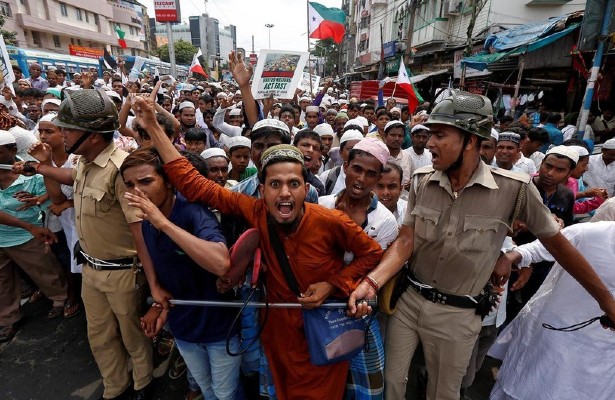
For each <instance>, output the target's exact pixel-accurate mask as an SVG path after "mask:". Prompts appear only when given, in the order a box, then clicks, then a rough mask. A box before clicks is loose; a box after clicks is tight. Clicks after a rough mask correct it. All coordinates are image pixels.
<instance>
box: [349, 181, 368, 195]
mask: <svg viewBox="0 0 615 400" xmlns="http://www.w3.org/2000/svg"><path fill="white" fill-rule="evenodd" d="M364 189H365V188H364V187H363V185H359V184H357V183H355V184H354V185H352V187H351V190H352V193H354V194H361V193H363V190H364Z"/></svg>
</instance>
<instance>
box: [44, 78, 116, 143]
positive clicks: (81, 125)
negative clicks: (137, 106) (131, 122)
mask: <svg viewBox="0 0 615 400" xmlns="http://www.w3.org/2000/svg"><path fill="white" fill-rule="evenodd" d="M64 95H65V97H64V100H62V104H60V109H59V110H58V115H57V117H55V118H54V119H53V120H52V122H53V123H54V124H55V125H56V126H58V127H60V128H67V129H78V130H82V131H88V132H99V133H105V132H113V131H115V130H117V129H119V127H120V123H119V117H118V113H117V109H116V108H115V105H114V104H113V102H112V101H111V99H110V98H109V96H107V95H106V94H105V93H104V92H103V91H101V90H97V89H81V90H65V91H64Z"/></svg>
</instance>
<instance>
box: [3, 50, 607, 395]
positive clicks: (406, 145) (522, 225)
mask: <svg viewBox="0 0 615 400" xmlns="http://www.w3.org/2000/svg"><path fill="white" fill-rule="evenodd" d="M229 68H230V70H231V73H232V76H233V80H232V81H228V82H208V81H195V80H193V79H189V80H188V82H181V83H179V82H176V81H175V80H174V79H166V77H155V76H151V75H149V74H144V75H142V76H140V77H139V78H137V79H136V80H135V79H132V80H129V79H128V78H127V77H126V76H125V75H124V74H123V73H122V72H121V71H105V72H104V73H103V76H101V77H99V76H98V73H97V72H96V70H91V71H87V72H83V73H81V74H74V75H72V76H67V74H66V72H64V71H62V70H58V69H48V70H46V71H45V70H43V68H42V67H41V66H40V65H38V64H31V65H30V70H29V72H30V77H29V78H23V76H22V75H21V71H20V70H19V68H17V67H15V74H16V77H17V80H16V81H15V84H14V85H13V88H9V87H5V88H4V89H3V90H2V98H0V233H1V234H0V244H1V245H0V342H10V341H11V340H12V338H13V337H14V336H15V335H17V334H18V333H19V328H20V326H21V323H22V321H21V311H20V304H21V301H22V299H23V300H26V301H29V302H36V301H40V300H41V299H42V298H47V299H49V300H51V302H52V305H51V308H50V310H49V312H48V314H47V318H49V319H53V318H71V317H73V316H75V315H78V314H79V313H81V312H84V313H85V316H86V320H87V336H88V340H89V344H90V348H91V351H92V354H93V356H94V359H95V360H96V363H97V365H98V368H99V370H100V374H101V377H102V383H103V386H104V392H103V396H102V398H103V399H128V398H134V399H151V398H153V395H154V392H155V380H154V378H153V358H154V357H153V354H154V353H155V352H157V353H159V354H160V355H168V354H169V352H170V351H171V349H172V348H177V349H178V351H179V353H180V355H181V356H180V357H178V358H177V359H176V360H175V361H174V363H173V365H172V366H171V368H170V369H169V374H170V375H172V376H173V377H175V378H177V377H179V376H183V374H184V373H185V372H186V374H185V376H186V379H187V380H188V386H189V392H188V393H187V394H186V399H189V400H193V399H198V398H204V399H219V400H223V399H259V398H263V397H266V398H270V399H280V400H283V399H383V398H386V399H393V400H398V399H400V400H401V399H403V398H405V393H406V390H407V388H406V385H407V382H408V371H409V368H410V364H411V360H412V359H413V357H414V358H415V360H418V362H419V364H422V365H423V367H422V368H419V374H421V375H422V376H423V378H425V379H426V382H427V383H426V387H425V392H426V397H427V398H428V399H432V400H435V399H438V400H445V399H458V398H463V397H464V396H465V392H466V390H467V388H468V387H470V386H471V385H472V383H473V381H474V377H475V375H476V372H477V371H478V370H479V369H480V367H481V365H482V363H483V360H484V359H485V357H486V356H487V354H488V353H489V351H490V349H491V352H492V353H491V354H492V355H493V356H494V357H497V358H499V359H502V360H503V364H502V368H501V370H500V374H499V375H498V377H497V382H496V386H495V387H494V389H493V392H492V395H491V397H492V398H494V399H528V398H549V399H555V398H558V399H564V398H571V399H572V398H575V399H580V398H588V399H589V398H591V399H609V398H611V396H612V393H614V392H615V383H614V381H613V380H608V376H609V374H610V372H609V371H610V370H609V368H612V367H615V364H614V363H613V361H610V360H612V359H613V357H609V355H612V353H613V352H614V351H615V350H613V349H614V348H615V346H613V344H615V336H613V333H612V332H610V331H608V330H603V329H601V328H600V327H599V326H598V325H597V324H595V326H591V327H588V328H585V329H583V330H579V331H575V332H574V333H560V332H555V333H554V332H553V331H550V330H547V329H544V328H543V327H542V325H541V324H542V323H543V322H546V323H548V324H550V325H553V326H566V325H573V324H575V323H577V322H580V320H583V319H589V318H591V317H595V316H599V315H602V314H606V315H607V316H608V317H610V318H611V319H615V301H614V300H613V297H612V293H613V291H614V290H615V275H614V274H613V269H612V266H611V267H610V268H609V262H610V261H611V260H612V259H613V258H612V255H613V253H614V251H615V250H614V249H615V248H614V247H613V246H614V245H613V243H615V241H613V240H610V239H608V238H611V237H612V236H613V235H615V222H599V223H588V221H590V220H592V218H593V219H594V220H600V221H615V211H614V210H615V202H614V201H613V200H612V196H613V195H615V115H614V108H613V106H612V105H609V104H604V103H603V104H601V110H600V112H599V113H596V116H594V115H592V116H591V119H590V123H589V125H588V126H587V128H586V129H585V135H584V136H583V137H578V135H577V128H576V127H575V125H574V124H575V121H576V115H565V116H562V115H561V114H560V113H559V112H556V111H555V110H550V109H549V100H550V99H548V98H545V99H542V101H541V102H540V104H536V107H535V109H534V110H532V111H530V110H529V108H528V110H527V112H522V113H517V115H514V116H509V115H507V114H504V115H494V111H493V107H492V105H491V102H490V100H489V99H488V98H487V97H485V96H481V95H477V94H471V93H466V92H463V91H459V90H453V89H447V88H445V89H444V91H443V92H442V93H441V95H440V96H438V100H437V101H435V102H434V103H433V104H430V103H423V104H420V105H419V106H418V107H417V108H416V109H414V110H411V109H409V108H408V106H407V105H404V104H397V100H396V99H395V98H392V99H387V101H386V103H385V102H384V101H382V96H379V100H374V99H359V98H356V97H353V96H351V95H350V93H349V92H348V90H346V89H345V88H344V87H343V86H341V85H339V84H336V83H335V82H334V81H333V80H332V79H327V80H325V82H324V85H323V87H322V88H321V89H320V90H319V92H318V93H313V94H311V93H309V92H305V91H302V90H299V89H297V91H296V92H295V97H294V98H293V99H274V98H266V99H262V100H255V98H254V96H253V93H252V92H251V86H250V80H251V79H252V68H251V67H250V66H249V65H248V64H246V63H244V60H242V59H241V58H239V57H238V56H237V55H235V54H234V53H231V54H230V55H229ZM383 83H384V82H381V85H380V88H381V90H382V86H383ZM537 101H538V100H537ZM598 114H600V115H598ZM598 149H599V150H598ZM249 228H256V229H257V231H258V236H259V238H260V251H261V252H262V256H261V260H262V264H263V265H264V266H265V268H264V269H265V270H266V271H265V272H261V276H260V278H259V282H252V276H251V275H250V272H248V273H247V275H246V273H244V276H243V277H242V279H240V280H239V281H237V279H235V277H233V274H232V273H231V271H232V270H233V267H234V266H233V262H232V257H231V255H230V253H229V249H231V247H232V246H233V244H234V243H235V242H236V241H237V240H238V238H239V237H240V236H241V234H242V233H244V232H245V231H246V230H247V229H249ZM274 235H275V238H274V237H273V236H274ZM601 239H602V240H601ZM280 250H281V251H282V254H284V255H285V257H286V258H287V259H288V263H289V264H290V266H291V268H292V270H293V273H294V274H295V276H296V280H297V284H298V287H299V290H300V295H299V296H297V294H296V293H295V292H294V291H293V288H292V287H290V286H289V283H288V281H287V278H286V274H285V272H284V268H283V266H282V263H281V262H280V258H279V252H280ZM509 278H510V279H509ZM393 284H394V285H393ZM252 286H258V287H259V288H260V290H259V291H258V295H259V296H261V297H259V299H260V300H262V299H263V296H264V293H266V297H267V300H268V301H270V302H274V303H300V304H301V305H302V306H303V308H305V309H312V308H316V307H319V306H321V305H322V304H323V302H324V301H325V300H326V299H328V298H330V297H336V298H344V299H348V300H347V301H348V313H349V315H351V316H353V317H356V318H361V317H366V316H368V315H376V317H375V318H373V319H371V320H370V321H371V322H370V323H369V324H368V329H367V331H366V343H367V345H366V346H365V347H364V348H363V350H362V351H361V352H360V353H359V354H358V355H356V356H355V357H354V358H352V359H351V360H350V361H345V362H339V363H333V364H329V365H326V366H315V365H313V364H312V363H311V360H310V355H309V352H308V347H307V346H308V345H307V341H306V337H305V334H304V329H303V318H302V314H301V311H300V310H297V309H290V308H289V309H284V308H279V309H277V308H276V309H270V310H268V311H267V315H266V316H265V315H264V314H265V313H264V312H263V311H262V310H260V311H259V310H257V309H255V308H250V307H247V308H245V309H244V310H242V312H241V315H240V316H238V309H237V308H232V307H225V306H224V303H225V302H237V301H242V300H246V299H247V298H248V297H251V296H252V292H251V287H252ZM385 286H389V288H388V289H393V293H394V294H393V298H394V300H393V302H391V303H387V304H385V305H382V304H381V305H380V312H379V311H378V310H377V308H378V307H375V306H373V307H372V306H371V305H368V303H366V302H364V300H368V299H375V298H376V295H377V294H378V293H380V294H381V295H384V291H385V290H388V289H387V288H385ZM393 286H395V287H394V288H393ZM263 287H264V288H265V289H266V290H262V288H263ZM148 298H149V299H150V301H149V303H148V302H147V299H148ZM172 299H187V300H204V301H217V302H220V304H221V305H222V306H219V307H218V306H216V307H201V306H195V305H173V304H171V303H172V302H171V300H172ZM486 299H490V300H491V301H490V302H489V301H487V303H486V304H487V305H485V301H486ZM570 299H575V301H574V302H573V301H571V300H570ZM252 300H256V298H252ZM152 303H153V304H152ZM481 307H482V308H483V309H482V310H481ZM485 307H486V308H485ZM238 321H239V323H238ZM550 335H552V336H550ZM557 335H560V336H557ZM577 346H578V347H579V349H576V350H571V348H574V347H577ZM418 348H421V349H422V357H417V355H415V354H414V353H415V350H416V349H418ZM238 354H239V355H238ZM576 356H578V357H579V358H580V359H585V360H587V361H586V362H580V361H577V360H575V359H574V357H576ZM129 360H130V365H131V369H129V367H128V366H129V362H128V361H129ZM594 361H599V362H602V364H601V365H600V367H595V368H597V369H596V370H592V369H591V368H590V367H589V364H592V365H593V363H594ZM555 370H557V372H556V371H555ZM592 371H594V372H592ZM596 374H599V376H596ZM527 375H532V376H533V378H532V379H529V380H527V381H525V380H524V379H526V378H527ZM541 379H542V380H541ZM543 380H545V381H546V383H545V382H544V381H543ZM566 388H568V390H569V391H568V392H566V391H565V389H566Z"/></svg>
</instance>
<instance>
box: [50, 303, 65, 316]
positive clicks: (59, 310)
mask: <svg viewBox="0 0 615 400" xmlns="http://www.w3.org/2000/svg"><path fill="white" fill-rule="evenodd" d="M62 314H64V306H57V307H51V310H49V313H47V319H54V318H58V317H59V316H60V315H62Z"/></svg>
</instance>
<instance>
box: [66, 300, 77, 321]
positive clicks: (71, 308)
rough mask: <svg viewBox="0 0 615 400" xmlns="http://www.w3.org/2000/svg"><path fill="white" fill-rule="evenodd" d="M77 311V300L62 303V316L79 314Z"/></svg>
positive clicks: (67, 316) (68, 316) (69, 316)
mask: <svg viewBox="0 0 615 400" xmlns="http://www.w3.org/2000/svg"><path fill="white" fill-rule="evenodd" d="M79 311H81V304H79V302H78V301H77V302H74V303H72V302H70V301H67V302H66V304H64V318H71V317H74V316H75V315H77V314H79Z"/></svg>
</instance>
